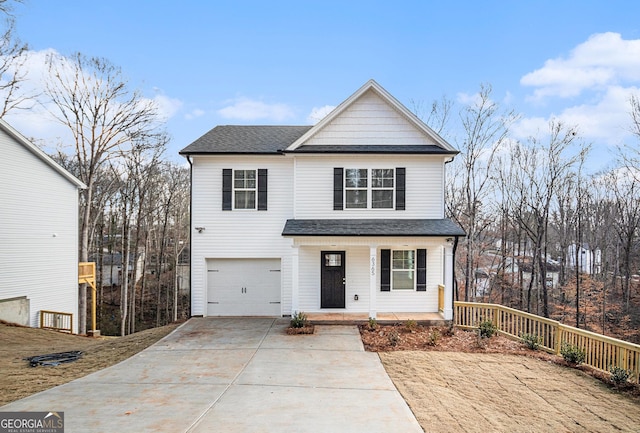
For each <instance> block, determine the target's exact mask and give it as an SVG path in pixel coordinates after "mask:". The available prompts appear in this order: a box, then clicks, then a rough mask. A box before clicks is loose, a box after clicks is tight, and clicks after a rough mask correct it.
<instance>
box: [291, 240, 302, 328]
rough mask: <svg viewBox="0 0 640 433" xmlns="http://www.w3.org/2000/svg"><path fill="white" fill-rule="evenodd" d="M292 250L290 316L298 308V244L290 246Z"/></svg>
mask: <svg viewBox="0 0 640 433" xmlns="http://www.w3.org/2000/svg"><path fill="white" fill-rule="evenodd" d="M292 248H293V251H292V252H291V317H293V315H294V314H296V313H297V312H298V311H299V309H300V304H299V296H298V285H299V272H298V267H299V263H300V260H299V252H300V248H299V247H298V245H293V246H292Z"/></svg>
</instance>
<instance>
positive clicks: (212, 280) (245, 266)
mask: <svg viewBox="0 0 640 433" xmlns="http://www.w3.org/2000/svg"><path fill="white" fill-rule="evenodd" d="M207 268H208V272H207V274H208V275H207V295H208V298H207V301H208V308H207V314H208V315H210V316H279V315H280V314H281V307H280V297H281V294H280V293H281V280H282V278H281V271H280V259H215V260H213V259H212V260H209V261H207Z"/></svg>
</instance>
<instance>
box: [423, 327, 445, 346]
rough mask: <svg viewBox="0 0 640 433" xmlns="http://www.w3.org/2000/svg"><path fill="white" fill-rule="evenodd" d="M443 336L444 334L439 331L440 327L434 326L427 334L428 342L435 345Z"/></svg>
mask: <svg viewBox="0 0 640 433" xmlns="http://www.w3.org/2000/svg"><path fill="white" fill-rule="evenodd" d="M441 337H442V335H441V334H440V331H438V328H432V329H431V330H430V331H429V335H428V336H427V344H428V345H429V346H434V347H435V346H437V345H438V343H439V342H440V338H441Z"/></svg>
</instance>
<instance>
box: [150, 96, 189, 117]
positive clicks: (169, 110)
mask: <svg viewBox="0 0 640 433" xmlns="http://www.w3.org/2000/svg"><path fill="white" fill-rule="evenodd" d="M153 101H154V102H155V104H156V107H158V114H160V117H162V118H163V119H165V120H167V119H170V118H172V117H173V116H174V115H175V114H176V113H177V112H178V110H180V108H182V105H183V104H182V101H180V100H179V99H176V98H170V97H168V96H166V95H163V94H158V95H156V96H155V97H154V98H153Z"/></svg>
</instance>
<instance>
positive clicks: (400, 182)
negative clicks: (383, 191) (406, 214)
mask: <svg viewBox="0 0 640 433" xmlns="http://www.w3.org/2000/svg"><path fill="white" fill-rule="evenodd" d="M405 172H406V169H405V168H404V167H399V168H396V210H405V209H404V199H405V194H404V191H405V186H404V185H405Z"/></svg>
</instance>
